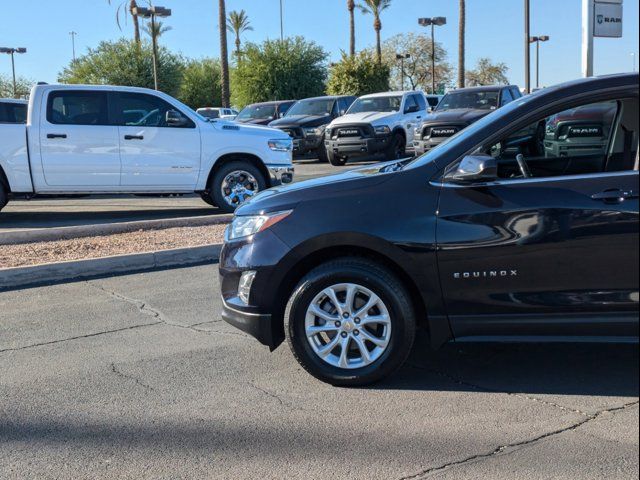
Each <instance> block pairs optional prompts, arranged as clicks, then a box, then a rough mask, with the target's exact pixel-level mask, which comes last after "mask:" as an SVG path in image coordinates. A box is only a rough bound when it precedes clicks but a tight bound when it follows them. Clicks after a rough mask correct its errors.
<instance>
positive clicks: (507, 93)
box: [500, 88, 513, 106]
mask: <svg viewBox="0 0 640 480" xmlns="http://www.w3.org/2000/svg"><path fill="white" fill-rule="evenodd" d="M511 102H513V97H512V96H511V90H510V89H508V88H505V89H504V90H502V98H501V99H500V105H501V106H504V105H506V104H507V103H511Z"/></svg>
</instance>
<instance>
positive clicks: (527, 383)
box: [372, 341, 638, 397]
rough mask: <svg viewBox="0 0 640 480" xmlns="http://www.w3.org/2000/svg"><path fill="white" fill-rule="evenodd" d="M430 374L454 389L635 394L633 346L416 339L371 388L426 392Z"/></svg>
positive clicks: (576, 393)
mask: <svg viewBox="0 0 640 480" xmlns="http://www.w3.org/2000/svg"><path fill="white" fill-rule="evenodd" d="M434 375H436V376H440V377H444V378H446V379H448V380H450V381H451V384H453V385H455V390H460V391H479V392H483V391H484V392H492V391H498V392H509V393H528V394H536V393H538V394H556V395H596V396H629V397H637V396H638V345H637V344H635V345H634V344H593V343H574V344H566V343H549V344H542V343H528V344H525V343H523V344H515V343H508V344H491V343H458V344H455V343H452V344H448V345H445V346H444V347H443V348H441V349H440V350H438V351H436V352H433V351H431V352H430V351H429V350H428V347H427V346H426V342H424V341H418V342H417V343H416V346H415V348H414V349H413V351H412V353H411V356H410V358H409V360H408V361H407V363H406V364H405V366H404V367H403V368H402V369H401V370H400V371H399V372H397V373H396V374H395V375H393V376H392V377H391V378H389V379H388V380H387V381H385V382H383V383H380V384H378V385H375V386H374V387H372V388H382V389H399V390H405V389H408V390H430V389H432V382H433V376H434ZM441 388H442V385H440V384H439V386H438V389H441Z"/></svg>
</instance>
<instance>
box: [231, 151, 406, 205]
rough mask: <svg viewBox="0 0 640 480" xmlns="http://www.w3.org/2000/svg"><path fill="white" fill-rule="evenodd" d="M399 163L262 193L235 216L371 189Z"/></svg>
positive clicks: (391, 172) (387, 178)
mask: <svg viewBox="0 0 640 480" xmlns="http://www.w3.org/2000/svg"><path fill="white" fill-rule="evenodd" d="M398 163H400V162H398V161H392V162H385V163H378V164H374V165H367V166H366V167H363V168H357V169H354V170H349V171H347V172H344V173H338V174H335V175H328V176H326V177H320V178H314V179H311V180H305V181H303V182H296V183H292V184H289V185H281V186H278V187H274V188H270V189H268V190H265V191H263V192H261V193H259V194H258V195H256V196H255V197H253V198H252V199H251V200H249V201H248V202H247V203H245V204H243V205H242V206H241V207H240V208H238V210H236V215H257V214H261V213H266V212H277V211H280V210H289V209H291V208H294V207H295V206H296V204H298V203H300V202H302V201H313V200H321V199H326V198H329V197H331V196H334V195H340V194H341V193H343V192H344V193H349V194H351V193H352V192H353V191H354V190H357V189H359V188H364V187H371V186H374V185H378V184H380V183H382V182H385V181H387V180H389V179H390V178H391V175H393V174H394V171H395V169H394V168H393V167H392V165H395V164H398Z"/></svg>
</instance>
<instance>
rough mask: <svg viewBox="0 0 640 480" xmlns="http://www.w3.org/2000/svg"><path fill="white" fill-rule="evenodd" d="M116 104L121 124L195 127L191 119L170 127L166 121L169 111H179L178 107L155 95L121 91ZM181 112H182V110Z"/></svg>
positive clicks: (130, 125) (118, 119) (117, 120)
mask: <svg viewBox="0 0 640 480" xmlns="http://www.w3.org/2000/svg"><path fill="white" fill-rule="evenodd" d="M116 105H117V106H116V123H117V125H120V126H127V127H167V128H195V124H194V123H193V122H192V121H191V120H189V122H187V124H186V125H185V126H182V127H173V126H171V127H169V125H167V122H166V118H167V112H168V111H169V110H175V111H178V109H177V108H175V107H174V106H173V105H171V104H169V103H168V102H165V101H164V100H163V99H161V98H159V97H156V96H154V95H148V94H145V93H134V92H120V93H118V102H117V104H116ZM179 113H181V114H182V112H179ZM182 116H183V117H185V118H186V115H184V114H182Z"/></svg>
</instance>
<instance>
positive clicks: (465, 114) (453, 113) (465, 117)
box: [424, 108, 495, 125]
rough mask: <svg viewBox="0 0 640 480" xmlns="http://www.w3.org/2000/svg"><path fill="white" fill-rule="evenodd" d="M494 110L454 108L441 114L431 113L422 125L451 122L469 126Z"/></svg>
mask: <svg viewBox="0 0 640 480" xmlns="http://www.w3.org/2000/svg"><path fill="white" fill-rule="evenodd" d="M494 111H495V110H474V109H472V108H455V109H452V110H444V111H442V112H432V113H430V114H429V115H427V116H426V117H425V118H424V123H434V122H438V123H440V122H451V123H464V124H467V125H468V124H470V123H473V122H475V121H476V120H480V119H481V118H482V117H484V116H486V115H489V114H490V113H491V112H494Z"/></svg>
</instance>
